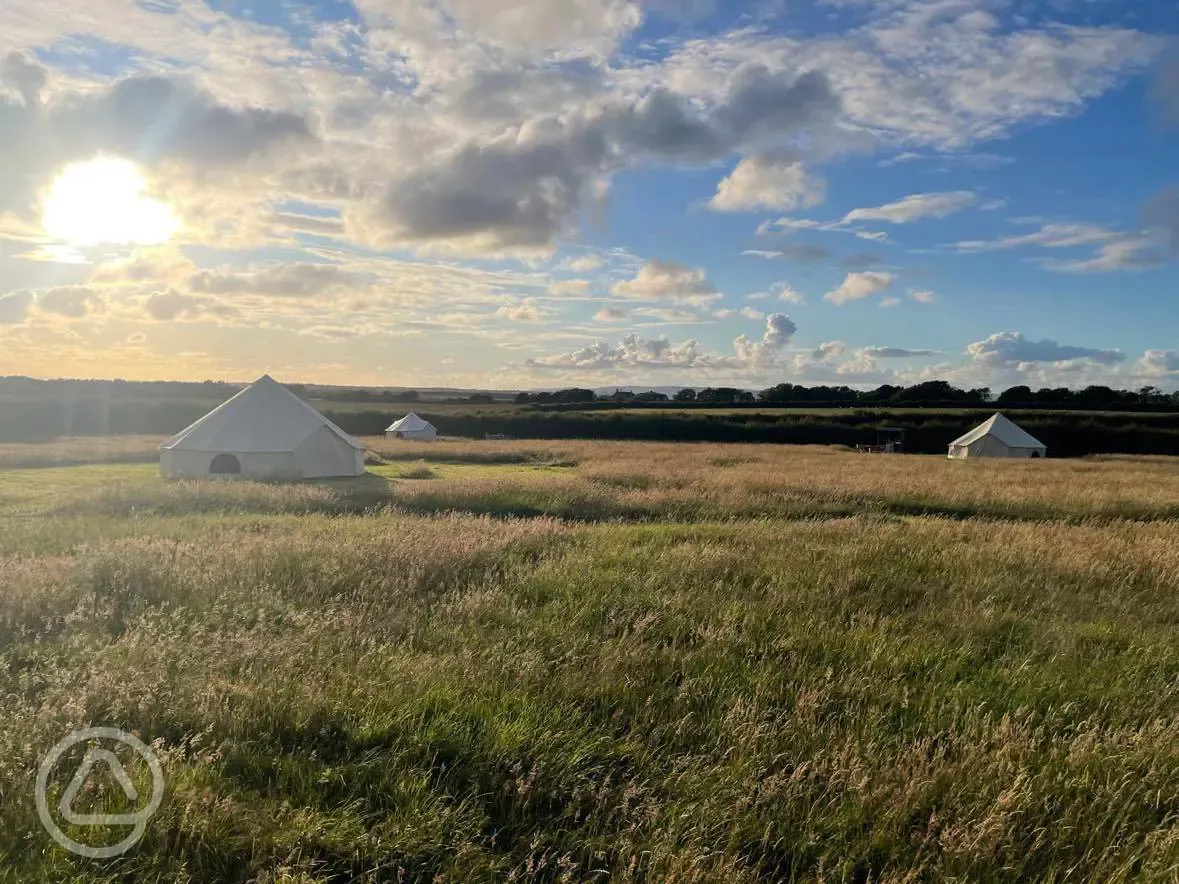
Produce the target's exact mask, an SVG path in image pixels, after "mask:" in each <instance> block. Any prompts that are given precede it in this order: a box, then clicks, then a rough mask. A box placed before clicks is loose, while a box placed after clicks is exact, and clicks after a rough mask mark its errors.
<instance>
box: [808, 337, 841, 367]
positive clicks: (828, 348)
mask: <svg viewBox="0 0 1179 884" xmlns="http://www.w3.org/2000/svg"><path fill="white" fill-rule="evenodd" d="M845 350H847V345H846V344H844V343H843V341H824V342H823V343H821V344H819V346H818V347H817V348H816V349H815V351H814V353H812V354H811V356H812V358H814V359H816V360H819V361H820V362H829V361H831V360H834V359H838V358H839V357H840V356H842V355H843V354H844V351H845Z"/></svg>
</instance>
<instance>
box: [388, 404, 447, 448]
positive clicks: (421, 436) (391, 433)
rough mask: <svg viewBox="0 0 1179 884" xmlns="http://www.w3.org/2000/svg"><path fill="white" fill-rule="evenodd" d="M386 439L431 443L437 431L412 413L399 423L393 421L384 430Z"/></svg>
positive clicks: (436, 436)
mask: <svg viewBox="0 0 1179 884" xmlns="http://www.w3.org/2000/svg"><path fill="white" fill-rule="evenodd" d="M385 438H386V439H410V440H416V441H418V442H433V441H434V440H435V439H437V438H438V431H437V430H436V429H434V425H433V424H432V423H430V422H429V421H428V420H425V419H423V418H420V417H418V416H417V415H416V414H414V413H413V412H412V411H411V412H410V413H409V414H407V415H406V416H405V417H403V418H402V419H401V420H399V421H394V422H393V423H392V424H391V425H390V426H389V428H388V429H387V430H385Z"/></svg>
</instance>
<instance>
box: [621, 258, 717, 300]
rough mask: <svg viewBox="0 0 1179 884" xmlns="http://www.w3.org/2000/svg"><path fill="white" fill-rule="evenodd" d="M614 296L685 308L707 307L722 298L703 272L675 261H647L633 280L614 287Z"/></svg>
mask: <svg viewBox="0 0 1179 884" xmlns="http://www.w3.org/2000/svg"><path fill="white" fill-rule="evenodd" d="M611 291H612V292H614V294H616V295H619V296H620V297H623V298H633V299H635V300H640V301H662V300H668V301H674V302H676V303H682V304H701V305H702V304H708V303H709V302H711V301H715V300H716V299H717V298H719V297H720V296H721V295H720V292H719V291H717V288H716V286H715V285H713V284H712V283H711V282H710V281H709V279H708V276H707V274H705V272H704V271H703V270H702V269H700V268H692V267H685V266H684V265H682V264H677V263H676V262H674V261H659V260H655V261H648V262H647V263H646V264H644V265H643V266H642V267H641V268H639V272H638V273H637V274H636V275H635V277H634V279H628V280H624V281H623V282H618V283H615V284H614V286H613V287H612V288H611Z"/></svg>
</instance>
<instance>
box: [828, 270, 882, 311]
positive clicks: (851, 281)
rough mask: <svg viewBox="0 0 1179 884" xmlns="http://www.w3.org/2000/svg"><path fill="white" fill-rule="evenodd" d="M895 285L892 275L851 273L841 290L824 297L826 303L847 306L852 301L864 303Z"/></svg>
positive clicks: (830, 292)
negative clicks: (863, 301) (866, 299)
mask: <svg viewBox="0 0 1179 884" xmlns="http://www.w3.org/2000/svg"><path fill="white" fill-rule="evenodd" d="M892 284H893V275H892V274H891V273H878V272H876V271H871V270H868V271H865V272H863V273H849V274H848V275H847V276H846V277H845V278H844V280H843V282H842V283H840V285H839V288H837V289H834V290H832V291H829V292H827V294H825V295H823V300H824V301H830V302H831V303H832V304H840V305H842V304H847V303H849V302H851V301H862V300H864V299H865V298H870V297H872V296H873V295H875V294H876V293H877V292H882V291H884V290H885V289H887V288H889V287H890V286H891V285H892Z"/></svg>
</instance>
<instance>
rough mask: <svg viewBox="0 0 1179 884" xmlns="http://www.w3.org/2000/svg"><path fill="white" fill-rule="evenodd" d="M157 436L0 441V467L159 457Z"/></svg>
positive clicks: (118, 461)
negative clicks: (23, 441)
mask: <svg viewBox="0 0 1179 884" xmlns="http://www.w3.org/2000/svg"><path fill="white" fill-rule="evenodd" d="M162 441H164V440H163V439H162V438H159V437H157V436H82V437H75V438H64V439H56V440H54V441H52V442H35V443H33V442H27V443H0V470H11V469H18V468H24V467H51V466H69V465H71V464H87V463H96V464H97V463H146V462H149V461H150V462H156V461H158V460H159V459H160V452H159V445H160V443H161V442H162Z"/></svg>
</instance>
